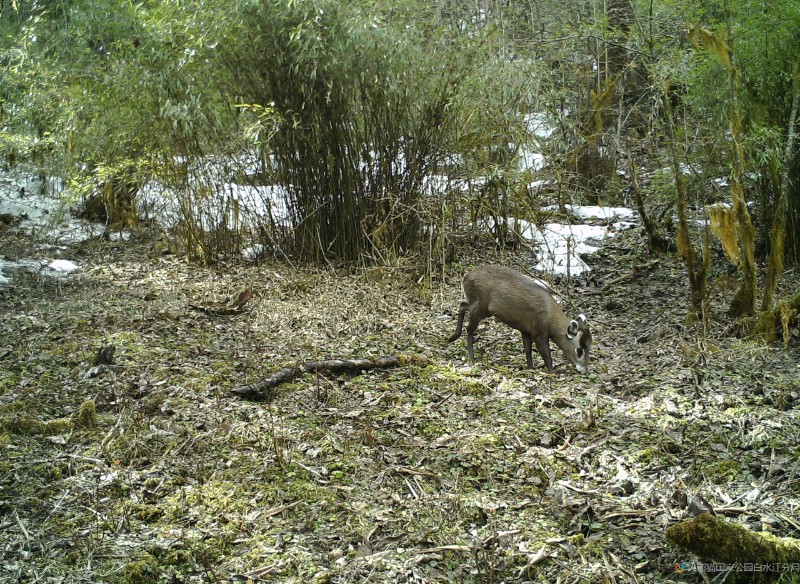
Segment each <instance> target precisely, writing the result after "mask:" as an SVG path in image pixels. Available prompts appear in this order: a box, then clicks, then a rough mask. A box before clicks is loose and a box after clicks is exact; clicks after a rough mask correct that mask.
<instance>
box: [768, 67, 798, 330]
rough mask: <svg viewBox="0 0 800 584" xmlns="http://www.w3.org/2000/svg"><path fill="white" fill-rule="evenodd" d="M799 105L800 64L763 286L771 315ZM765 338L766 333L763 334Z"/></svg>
mask: <svg viewBox="0 0 800 584" xmlns="http://www.w3.org/2000/svg"><path fill="white" fill-rule="evenodd" d="M798 101H800V60H798V61H797V62H796V63H795V68H794V86H793V90H792V111H791V113H790V114H789V127H788V129H787V132H786V148H785V150H784V153H783V169H782V171H781V180H780V191H779V194H778V201H777V203H776V204H775V212H774V217H775V218H774V220H773V222H772V230H771V233H770V252H769V260H768V264H767V279H766V282H765V283H764V297H763V299H762V303H761V312H762V313H769V312H771V310H772V300H773V297H774V296H775V289H776V288H777V287H778V279H779V278H780V275H781V272H782V271H783V259H784V253H785V250H784V240H785V238H786V213H787V211H788V208H787V201H788V196H789V168H790V167H791V164H792V157H793V155H794V135H795V133H794V126H795V122H796V121H797V107H798ZM759 332H760V333H762V334H764V333H765V332H767V331H761V330H759Z"/></svg>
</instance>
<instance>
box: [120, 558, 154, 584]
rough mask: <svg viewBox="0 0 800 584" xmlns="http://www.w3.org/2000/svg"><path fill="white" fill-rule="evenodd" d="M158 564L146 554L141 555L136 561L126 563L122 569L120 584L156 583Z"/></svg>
mask: <svg viewBox="0 0 800 584" xmlns="http://www.w3.org/2000/svg"><path fill="white" fill-rule="evenodd" d="M159 572H160V570H159V568H158V562H157V561H156V559H155V558H154V557H153V556H151V555H150V554H148V553H143V554H141V555H140V556H139V557H138V558H137V559H136V560H133V561H131V562H128V563H127V564H126V565H125V567H124V568H123V569H122V575H121V578H120V580H119V581H120V582H121V583H122V584H149V583H150V582H158V576H159Z"/></svg>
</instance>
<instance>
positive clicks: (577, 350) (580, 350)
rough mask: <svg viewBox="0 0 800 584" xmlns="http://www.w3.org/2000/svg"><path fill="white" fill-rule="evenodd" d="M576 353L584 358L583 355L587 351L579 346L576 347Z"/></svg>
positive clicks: (580, 357)
mask: <svg viewBox="0 0 800 584" xmlns="http://www.w3.org/2000/svg"><path fill="white" fill-rule="evenodd" d="M575 353H576V354H577V355H578V359H583V355H584V353H586V351H584V350H583V349H581V348H580V347H578V348H577V349H575Z"/></svg>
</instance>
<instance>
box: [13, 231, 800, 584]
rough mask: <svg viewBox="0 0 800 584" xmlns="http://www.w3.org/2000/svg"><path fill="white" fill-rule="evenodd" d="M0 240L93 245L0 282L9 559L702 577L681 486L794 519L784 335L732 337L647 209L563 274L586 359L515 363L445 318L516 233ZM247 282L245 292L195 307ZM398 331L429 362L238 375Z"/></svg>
mask: <svg viewBox="0 0 800 584" xmlns="http://www.w3.org/2000/svg"><path fill="white" fill-rule="evenodd" d="M0 247H2V249H3V254H4V255H5V256H7V257H10V258H14V259H16V258H19V257H28V256H30V255H32V254H33V253H38V254H47V253H49V254H53V257H56V255H58V256H59V257H69V259H71V260H73V261H75V262H76V263H77V264H79V265H80V266H81V269H80V270H79V271H78V272H75V273H74V274H71V275H69V276H68V277H65V278H61V279H54V278H49V277H45V276H43V275H40V274H26V273H18V274H15V277H14V280H13V283H12V284H11V285H8V286H4V287H0V311H1V312H2V319H1V320H0V448H1V449H2V453H3V456H2V459H0V550H1V551H0V557H1V558H2V559H0V580H2V581H3V582H59V583H60V582H65V583H67V582H98V581H103V582H247V581H252V582H298V583H301V582H302V583H305V582H316V583H321V582H337V583H362V582H478V583H492V582H525V581H533V582H552V583H555V582H564V583H570V582H618V583H619V582H703V581H705V580H704V575H701V574H700V573H699V572H698V570H697V568H698V566H697V565H696V564H695V561H696V559H695V558H693V557H692V556H691V555H690V554H688V553H686V552H684V551H681V550H679V549H677V548H674V547H671V546H670V545H669V544H668V543H667V542H666V540H665V538H664V531H665V529H666V528H667V527H668V526H670V525H672V524H674V523H676V522H678V521H681V520H682V519H684V518H686V517H688V516H690V514H689V513H688V511H687V509H686V506H687V503H689V502H692V501H695V502H697V501H705V504H706V505H708V506H711V507H713V508H714V509H715V510H716V512H717V513H718V514H719V515H720V516H722V517H725V518H726V519H727V520H729V521H732V522H736V523H741V524H743V525H746V526H747V527H748V528H751V529H753V530H756V531H761V530H766V531H769V532H770V533H772V534H775V535H780V536H790V537H795V538H800V519H798V517H799V516H800V471H799V470H798V467H799V466H800V420H799V419H798V415H797V412H798V408H799V407H800V381H799V379H800V362H799V361H798V341H797V339H795V340H794V341H793V342H792V343H791V344H790V345H789V347H788V348H784V347H783V346H782V345H770V346H767V345H765V344H764V343H762V342H758V341H752V340H743V339H740V338H737V336H736V334H735V332H736V329H735V327H734V326H733V324H732V323H731V322H730V321H729V319H728V318H727V316H726V315H725V308H726V305H727V303H728V302H729V300H730V298H731V297H732V295H733V293H734V291H735V285H736V279H735V276H734V277H731V276H728V275H726V269H727V268H726V267H725V266H724V265H723V264H722V262H720V266H719V268H718V270H717V274H718V275H717V277H715V278H713V280H712V284H711V301H712V302H711V307H712V317H711V320H710V322H709V324H708V326H707V327H706V328H705V330H703V329H704V327H703V326H701V325H700V324H697V323H695V324H687V318H686V316H687V315H686V313H687V307H686V304H687V298H688V290H687V285H686V276H685V271H684V269H683V268H682V267H681V265H680V264H679V263H678V262H677V260H675V259H674V258H672V257H669V256H661V257H658V258H654V257H651V256H648V255H647V254H646V250H645V246H644V244H643V243H642V240H641V236H640V234H639V233H638V231H637V230H631V231H627V232H625V233H624V234H623V235H621V236H619V237H617V238H616V239H614V240H611V241H610V242H608V243H606V244H605V245H604V246H603V248H602V249H601V251H600V252H599V253H598V254H596V255H595V256H592V257H591V258H589V261H590V263H591V265H592V266H593V267H594V271H593V273H592V275H591V277H590V278H588V279H586V280H583V281H579V282H572V283H570V284H563V283H562V284H558V283H556V284H554V287H555V289H556V291H557V292H558V293H559V294H560V295H561V296H563V298H564V304H565V306H568V307H569V308H567V309H566V312H567V313H568V315H570V316H575V315H577V314H578V313H579V312H583V313H585V314H586V315H587V316H588V318H589V322H590V326H591V328H592V334H593V338H594V345H593V347H592V358H593V361H592V364H591V371H590V373H589V374H588V375H579V374H578V373H577V372H576V371H575V370H574V368H572V367H571V366H568V364H567V363H566V361H565V359H564V358H563V355H561V353H560V352H558V350H554V353H553V354H554V361H555V364H556V372H555V374H554V375H547V374H545V373H544V372H543V367H542V365H541V362H540V361H539V359H538V357H536V356H535V364H536V367H537V369H536V370H533V371H531V370H526V369H525V367H524V366H525V359H524V356H523V354H522V343H521V341H520V339H519V335H518V333H516V332H515V331H512V330H510V329H508V328H507V327H505V326H503V325H500V324H499V323H495V322H487V323H485V324H483V325H482V326H481V329H480V333H479V338H478V340H477V342H476V346H477V348H478V350H477V351H476V353H477V354H476V358H477V363H476V365H475V366H474V367H471V366H468V365H467V364H466V362H465V360H466V348H465V344H464V341H463V340H459V341H458V342H455V343H453V344H449V345H448V344H447V343H446V339H447V337H448V336H449V335H450V334H451V333H452V331H453V328H454V324H455V319H454V316H455V311H456V309H457V306H458V302H459V300H460V295H461V291H460V277H461V274H462V273H463V272H464V271H465V270H466V269H469V268H471V267H473V266H475V265H478V264H480V263H483V262H492V263H502V264H505V265H510V266H513V267H518V268H519V267H520V266H522V265H526V262H527V260H528V259H529V257H528V255H527V254H528V252H525V251H517V252H513V253H512V252H504V253H498V252H485V253H483V254H482V255H479V254H478V253H477V252H476V251H474V250H473V251H464V252H463V253H462V254H461V255H460V256H459V257H460V263H458V264H454V265H452V266H448V267H447V268H446V270H445V272H444V274H442V273H441V271H439V272H438V273H437V274H436V275H434V277H433V279H432V281H431V282H430V284H427V280H426V279H425V278H424V273H423V272H422V271H421V270H420V269H419V268H418V267H416V266H415V265H413V264H412V263H411V262H401V263H400V264H399V265H398V266H397V267H376V268H371V269H353V268H347V267H340V268H334V267H331V266H326V267H324V268H318V269H312V268H298V267H292V266H290V265H288V264H278V263H265V264H260V265H255V264H251V265H224V264H220V265H216V266H213V267H209V268H206V267H199V266H196V265H191V264H189V263H187V262H185V261H184V260H182V259H181V258H180V257H177V256H174V255H169V254H165V253H164V249H163V245H162V243H161V242H160V241H158V240H156V239H147V238H143V239H141V240H137V241H134V242H131V243H127V244H122V243H109V242H104V241H94V242H91V243H84V244H79V245H76V246H74V247H71V248H68V249H66V250H62V251H61V252H58V254H56V252H57V251H58V250H52V249H51V250H37V249H36V248H35V246H34V244H33V243H32V242H31V241H30V240H28V239H26V238H23V237H21V236H19V235H14V234H13V233H11V232H10V231H6V232H5V233H0ZM635 265H636V266H644V267H641V268H640V269H639V270H637V271H636V273H635V275H633V267H634V266H635ZM615 280H616V282H615ZM798 280H800V278H799V277H798V274H797V273H792V272H788V273H787V274H786V276H785V277H784V279H783V282H784V283H785V284H786V286H787V288H788V289H789V290H797V288H798V287H797V283H798ZM245 289H251V290H252V291H253V294H254V296H253V298H252V299H251V300H250V301H249V302H248V303H247V304H245V305H244V307H243V308H242V310H241V311H238V312H235V313H233V314H213V313H207V312H205V311H202V310H198V309H197V308H193V306H198V305H200V304H201V303H203V302H207V301H212V300H213V301H220V302H227V301H228V300H229V299H231V298H235V297H236V296H237V295H238V294H239V292H241V291H242V290H245ZM109 344H113V345H114V348H115V351H114V355H113V360H112V362H111V363H110V364H102V363H101V364H98V362H97V360H96V357H97V352H98V350H99V349H100V348H101V347H103V346H106V345H109ZM398 354H403V355H410V354H417V355H422V356H424V357H425V358H426V359H427V363H425V364H421V363H416V362H415V363H411V364H409V365H406V366H402V367H398V368H396V369H391V370H382V371H370V372H366V373H364V374H360V375H334V374H318V375H312V374H306V375H302V376H300V377H299V378H297V379H296V380H295V381H293V382H290V383H286V384H284V385H281V386H279V387H278V388H277V390H276V391H275V392H273V393H272V395H270V396H269V399H268V400H265V401H246V400H242V399H240V398H237V397H234V396H232V395H231V393H230V389H231V388H232V387H234V386H237V385H241V384H244V383H250V382H253V381H257V380H258V379H260V378H263V377H264V376H266V375H267V374H269V373H270V372H272V371H274V370H276V369H279V368H281V367H285V366H291V365H294V364H297V363H298V362H304V361H309V360H319V359H328V358H357V357H377V356H382V355H398ZM101 361H102V359H101ZM680 562H683V563H684V565H683V567H680ZM676 563H678V564H679V567H680V569H685V571H684V572H682V573H680V572H679V570H676V567H675V566H676ZM707 576H708V577H709V578H710V579H711V580H712V581H720V579H719V578H720V575H719V574H714V573H711V574H708V575H707ZM714 578H717V579H716V580H714ZM784 581H790V580H788V579H786V578H784Z"/></svg>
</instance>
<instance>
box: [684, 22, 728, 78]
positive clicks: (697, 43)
mask: <svg viewBox="0 0 800 584" xmlns="http://www.w3.org/2000/svg"><path fill="white" fill-rule="evenodd" d="M688 36H689V42H691V43H692V46H693V47H694V48H695V49H703V50H705V51H707V52H709V53H711V54H712V55H714V56H715V57H716V58H717V61H719V63H720V64H721V65H722V66H723V67H725V68H727V67H730V65H731V59H730V48H728V43H726V42H725V40H724V39H722V38H720V37H718V36H717V35H715V34H714V33H713V32H711V31H709V30H706V29H704V28H703V27H701V26H695V27H694V28H692V29H691V30H690V31H689V34H688Z"/></svg>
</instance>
